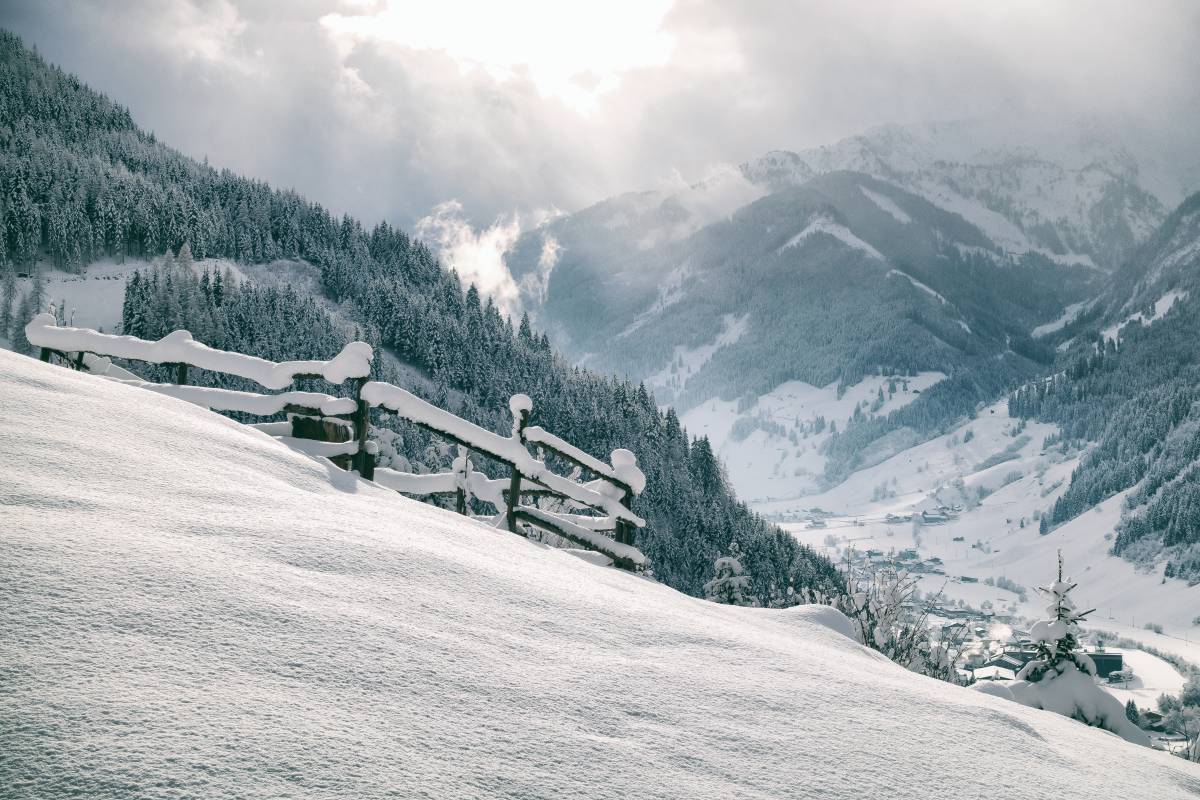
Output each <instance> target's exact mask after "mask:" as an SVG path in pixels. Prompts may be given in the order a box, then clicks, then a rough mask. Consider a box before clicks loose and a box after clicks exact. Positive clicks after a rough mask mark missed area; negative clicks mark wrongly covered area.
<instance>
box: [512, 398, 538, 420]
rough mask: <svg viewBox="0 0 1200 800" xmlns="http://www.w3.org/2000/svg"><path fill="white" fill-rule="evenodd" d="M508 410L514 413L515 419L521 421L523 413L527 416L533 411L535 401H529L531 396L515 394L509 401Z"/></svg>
mask: <svg viewBox="0 0 1200 800" xmlns="http://www.w3.org/2000/svg"><path fill="white" fill-rule="evenodd" d="M508 410H509V411H511V412H512V415H513V416H514V417H516V418H518V419H519V418H520V417H521V412H522V411H524V412H525V413H526V414H528V413H530V412H531V411H533V401H532V400H530V399H529V395H527V394H514V395H513V396H512V397H510V398H509V399H508Z"/></svg>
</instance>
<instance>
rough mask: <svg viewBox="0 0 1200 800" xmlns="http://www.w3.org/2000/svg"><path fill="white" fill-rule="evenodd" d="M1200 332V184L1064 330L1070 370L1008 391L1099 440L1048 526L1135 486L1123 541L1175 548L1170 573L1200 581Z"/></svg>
mask: <svg viewBox="0 0 1200 800" xmlns="http://www.w3.org/2000/svg"><path fill="white" fill-rule="evenodd" d="M1198 340H1200V194H1197V195H1193V196H1192V197H1191V198H1189V199H1188V200H1186V201H1185V202H1184V203H1183V204H1182V205H1181V206H1180V207H1179V208H1178V209H1177V210H1176V211H1175V212H1174V213H1173V214H1172V215H1171V216H1170V217H1169V218H1168V220H1167V221H1166V222H1165V223H1164V224H1163V225H1162V227H1161V228H1160V229H1159V230H1158V232H1157V233H1156V234H1155V235H1154V236H1153V237H1152V238H1151V239H1150V240H1149V241H1148V242H1147V243H1146V244H1145V245H1144V246H1143V247H1141V248H1140V249H1139V251H1138V252H1137V253H1135V255H1134V256H1133V257H1132V258H1131V259H1130V261H1129V262H1128V263H1127V264H1126V265H1125V267H1124V268H1122V269H1121V270H1120V271H1119V272H1118V273H1117V274H1116V275H1115V276H1114V280H1113V283H1112V285H1111V287H1110V288H1109V289H1108V290H1107V291H1106V292H1105V293H1104V294H1103V295H1102V296H1101V297H1099V298H1098V299H1097V300H1096V301H1095V302H1094V303H1092V304H1091V306H1090V307H1089V308H1088V309H1086V310H1085V311H1084V312H1083V313H1081V314H1080V316H1079V317H1078V318H1077V319H1075V320H1074V321H1073V322H1071V323H1069V324H1067V325H1066V326H1064V327H1063V328H1062V329H1061V331H1059V332H1057V333H1055V334H1054V336H1053V337H1052V341H1055V342H1059V346H1060V348H1061V349H1062V350H1063V353H1062V355H1061V358H1060V361H1061V365H1060V366H1061V370H1060V371H1058V372H1056V373H1054V374H1053V375H1052V376H1051V377H1049V378H1046V379H1043V380H1039V381H1037V382H1035V383H1031V384H1029V385H1027V386H1025V387H1023V388H1022V389H1021V390H1020V391H1018V392H1016V393H1015V394H1014V395H1013V397H1012V399H1011V400H1010V403H1009V408H1010V411H1011V413H1013V414H1014V415H1019V416H1023V417H1036V418H1039V419H1043V420H1047V421H1052V422H1056V423H1058V424H1059V425H1060V426H1061V427H1062V436H1063V439H1064V440H1065V441H1064V444H1065V445H1084V444H1086V443H1089V442H1096V443H1097V444H1096V445H1095V446H1094V447H1093V448H1092V449H1091V450H1089V451H1088V452H1087V453H1086V455H1085V456H1084V458H1083V460H1082V462H1081V464H1080V466H1079V468H1078V469H1077V470H1076V471H1075V473H1074V475H1073V476H1072V480H1071V485H1070V487H1069V488H1068V490H1067V491H1066V493H1064V494H1063V496H1062V497H1061V498H1060V499H1059V500H1058V501H1057V502H1056V503H1055V504H1054V507H1053V509H1052V510H1051V512H1050V514H1049V515H1048V516H1047V517H1045V518H1044V519H1043V521H1042V525H1043V529H1044V530H1048V529H1051V528H1053V527H1054V526H1056V525H1059V524H1061V523H1063V522H1065V521H1067V520H1069V519H1072V518H1073V517H1076V516H1078V515H1079V514H1081V513H1082V512H1084V511H1085V510H1087V509H1088V508H1091V507H1092V506H1093V505H1095V504H1096V503H1097V502H1099V501H1100V500H1103V499H1105V498H1107V497H1109V496H1111V495H1113V494H1115V493H1117V492H1121V491H1125V490H1130V492H1129V494H1128V495H1127V497H1126V511H1125V514H1124V516H1123V519H1122V521H1121V524H1120V526H1119V528H1118V530H1117V536H1116V538H1115V541H1114V544H1113V550H1114V552H1116V553H1119V554H1121V555H1124V556H1126V557H1127V558H1130V559H1132V560H1134V561H1147V562H1150V561H1157V560H1159V559H1160V558H1161V557H1162V556H1164V555H1165V557H1166V561H1167V566H1166V573H1165V574H1166V576H1167V577H1179V578H1184V579H1186V580H1188V581H1190V582H1200V402H1198V401H1200V352H1198V351H1197V348H1196V342H1197V341H1198Z"/></svg>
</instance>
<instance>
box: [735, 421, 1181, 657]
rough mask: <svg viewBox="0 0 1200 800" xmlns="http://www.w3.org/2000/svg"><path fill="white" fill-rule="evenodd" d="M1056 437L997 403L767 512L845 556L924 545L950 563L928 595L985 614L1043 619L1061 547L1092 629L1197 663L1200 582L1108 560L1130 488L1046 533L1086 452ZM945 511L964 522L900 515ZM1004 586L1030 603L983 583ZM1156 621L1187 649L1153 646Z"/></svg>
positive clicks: (931, 579)
mask: <svg viewBox="0 0 1200 800" xmlns="http://www.w3.org/2000/svg"><path fill="white" fill-rule="evenodd" d="M1057 432H1058V428H1057V426H1055V425H1049V424H1045V423H1038V422H1028V423H1025V424H1021V422H1020V421H1019V420H1014V419H1012V418H1010V417H1009V416H1008V412H1007V407H1006V404H1005V403H996V404H995V405H993V406H991V407H989V408H986V409H984V410H983V411H982V412H981V413H980V414H979V415H978V416H977V417H976V418H975V419H972V420H969V421H967V422H965V423H964V424H963V425H961V426H959V427H958V428H957V429H955V430H953V431H951V432H949V433H947V434H945V435H943V436H939V437H937V438H934V439H931V440H929V441H927V442H923V443H921V444H919V445H916V446H915V447H911V448H908V449H906V450H904V451H902V452H900V453H897V454H896V455H894V456H892V457H891V458H888V459H886V460H884V461H881V462H879V463H877V464H874V465H872V466H870V467H868V468H866V469H863V470H861V471H859V472H857V473H855V474H854V475H852V476H851V477H850V478H849V479H848V480H846V481H845V482H844V483H842V484H841V485H839V486H837V487H835V488H833V489H831V490H829V491H827V492H824V493H822V494H815V495H810V496H808V497H802V498H798V499H793V500H787V501H783V500H780V501H773V502H764V503H759V504H757V507H758V508H759V509H760V510H762V511H764V512H767V513H768V514H772V515H774V516H776V517H777V518H780V519H783V520H793V521H792V522H786V523H785V527H787V528H788V529H790V530H792V531H793V533H794V535H796V536H797V538H799V539H800V540H801V541H804V542H806V543H808V544H811V545H812V546H814V547H816V548H818V549H822V550H824V552H826V554H828V555H830V556H832V557H835V558H836V557H837V556H838V554H839V553H844V551H845V548H846V547H847V546H853V547H854V548H855V549H856V550H858V551H860V552H864V551H867V550H872V549H874V550H879V551H881V552H884V553H886V552H888V551H890V550H896V551H900V550H905V549H907V548H916V549H917V551H918V552H919V553H920V555H921V558H923V559H929V558H933V557H937V558H940V559H942V562H943V563H942V569H943V570H944V574H939V573H924V574H923V575H922V576H921V579H922V583H923V589H924V590H925V591H933V592H937V591H944V594H945V596H946V597H948V598H949V599H950V600H963V601H964V602H966V603H968V604H970V605H971V606H973V607H975V608H980V607H981V606H982V604H983V603H985V602H986V603H990V604H991V605H992V606H993V607H994V608H995V609H996V610H1001V609H1007V608H1010V607H1011V608H1013V609H1014V610H1015V611H1016V612H1017V613H1018V614H1020V615H1026V616H1030V617H1033V618H1036V617H1037V616H1038V615H1039V613H1040V611H1041V607H1042V605H1043V604H1042V603H1041V601H1040V599H1039V598H1038V596H1037V595H1036V594H1035V593H1034V592H1033V588H1034V587H1035V586H1039V585H1042V584H1044V583H1045V582H1046V581H1047V580H1048V579H1049V578H1050V576H1051V575H1052V570H1053V568H1054V564H1055V558H1056V551H1058V550H1062V552H1063V556H1064V558H1065V559H1066V564H1067V567H1068V569H1069V571H1070V574H1071V575H1072V576H1073V577H1074V578H1075V579H1076V580H1077V581H1078V582H1079V588H1078V589H1076V590H1075V592H1074V596H1075V597H1076V598H1077V600H1078V602H1079V603H1080V604H1081V607H1083V608H1095V609H1097V611H1096V613H1095V614H1093V615H1092V616H1091V617H1090V618H1089V620H1088V623H1087V625H1088V627H1097V628H1104V629H1109V630H1114V631H1117V632H1119V633H1121V634H1122V635H1130V636H1133V637H1134V638H1137V639H1140V640H1142V641H1144V642H1145V643H1146V644H1150V645H1152V646H1155V647H1158V648H1159V649H1162V650H1165V651H1167V652H1175V653H1178V654H1180V655H1182V656H1183V657H1184V658H1188V659H1189V660H1191V659H1193V658H1195V656H1196V655H1198V654H1200V649H1194V645H1193V646H1192V647H1189V646H1188V644H1189V639H1190V640H1191V641H1192V642H1194V640H1195V639H1196V638H1197V634H1196V629H1195V627H1194V625H1193V624H1192V620H1193V618H1194V617H1195V616H1196V611H1197V609H1200V585H1196V586H1188V585H1187V583H1185V582H1184V581H1178V580H1169V581H1166V582H1164V581H1163V578H1162V565H1161V564H1160V565H1158V566H1157V567H1155V568H1153V569H1150V568H1145V567H1142V568H1139V567H1138V566H1136V565H1134V564H1132V563H1130V562H1129V561H1127V560H1125V559H1123V558H1120V557H1118V556H1114V555H1112V554H1111V553H1110V552H1109V551H1110V549H1111V547H1112V539H1113V533H1114V530H1115V527H1116V525H1117V522H1118V521H1119V519H1120V516H1121V507H1122V502H1123V501H1124V498H1125V493H1124V492H1122V493H1120V494H1118V495H1116V496H1114V497H1111V498H1109V499H1107V500H1105V501H1104V502H1102V503H1100V504H1099V505H1097V506H1096V507H1095V508H1094V509H1092V510H1090V511H1088V512H1086V513H1084V514H1082V515H1080V516H1079V517H1077V518H1075V519H1073V520H1071V521H1070V522H1068V523H1066V524H1064V525H1062V526H1061V527H1059V528H1056V529H1055V530H1053V531H1051V532H1050V533H1048V534H1041V533H1039V528H1038V519H1037V517H1038V515H1039V514H1040V513H1044V512H1045V511H1046V510H1048V509H1049V508H1050V507H1051V506H1052V505H1053V504H1054V501H1055V500H1056V499H1057V498H1058V497H1059V496H1060V495H1062V493H1063V492H1064V491H1066V488H1067V485H1068V484H1069V482H1070V479H1071V474H1072V471H1073V470H1074V469H1075V468H1076V467H1077V466H1078V465H1079V455H1078V454H1072V455H1070V456H1068V455H1065V454H1063V453H1062V452H1060V451H1059V450H1058V449H1057V448H1047V447H1046V446H1045V441H1046V438H1047V437H1048V436H1051V435H1053V434H1056V433H1057ZM940 505H961V506H964V510H963V511H962V513H961V515H960V516H958V518H956V519H951V520H949V521H947V522H943V523H940V524H929V525H924V526H918V527H914V526H913V524H912V523H911V522H909V521H899V520H897V519H895V517H901V518H904V517H907V516H908V515H911V514H913V513H920V512H921V511H932V510H933V509H935V508H937V507H938V506H940ZM812 508H820V509H822V510H824V511H827V512H832V513H833V515H834V516H833V517H832V518H829V519H826V520H825V524H826V527H823V528H808V527H806V524H805V523H804V522H802V521H798V520H803V519H804V518H805V517H806V516H807V514H806V510H808V509H812ZM888 514H892V515H894V517H893V519H891V520H889V519H888V518H887V515H888ZM964 577H966V578H967V580H966V581H964V580H963V578H964ZM1001 578H1005V579H1008V580H1012V581H1015V582H1016V583H1017V584H1020V585H1021V586H1023V587H1025V588H1026V589H1028V590H1029V591H1028V592H1027V597H1026V600H1025V601H1023V602H1022V601H1019V599H1018V597H1017V595H1016V594H1015V593H1013V592H1012V591H1008V590H1006V589H1003V588H998V587H993V586H988V585H985V584H984V581H986V580H988V579H992V580H997V579H1001ZM972 579H973V580H972ZM1146 623H1156V624H1159V625H1162V626H1164V628H1165V630H1166V632H1167V633H1168V634H1170V635H1172V636H1174V637H1178V639H1177V641H1178V645H1179V647H1176V646H1174V644H1173V642H1171V641H1163V640H1154V641H1152V640H1151V638H1149V636H1148V634H1149V632H1148V631H1145V630H1141V628H1142V626H1144V625H1145V624H1146ZM1165 638H1168V637H1164V639H1165Z"/></svg>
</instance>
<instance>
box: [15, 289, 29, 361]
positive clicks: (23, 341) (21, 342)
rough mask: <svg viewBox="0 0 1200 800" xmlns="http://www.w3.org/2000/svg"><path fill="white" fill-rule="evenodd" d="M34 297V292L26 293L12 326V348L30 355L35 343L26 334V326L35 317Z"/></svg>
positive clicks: (16, 351)
mask: <svg viewBox="0 0 1200 800" xmlns="http://www.w3.org/2000/svg"><path fill="white" fill-rule="evenodd" d="M32 297H33V296H32V294H27V295H24V296H23V297H22V298H21V303H20V305H18V306H17V318H16V319H15V320H14V321H13V327H12V349H13V352H15V353H23V354H26V355H28V354H29V353H31V352H33V345H32V344H30V343H29V339H28V338H27V337H26V336H25V326H26V325H27V324H28V323H29V321H30V320H31V319H33V317H34V310H33V302H32Z"/></svg>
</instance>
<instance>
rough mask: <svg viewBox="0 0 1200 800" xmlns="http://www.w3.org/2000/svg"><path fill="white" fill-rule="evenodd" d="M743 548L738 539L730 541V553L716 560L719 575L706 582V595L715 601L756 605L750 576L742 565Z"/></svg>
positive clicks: (727, 603)
mask: <svg viewBox="0 0 1200 800" xmlns="http://www.w3.org/2000/svg"><path fill="white" fill-rule="evenodd" d="M741 559H742V549H741V547H740V546H739V545H738V543H737V542H736V541H734V542H730V543H729V555H727V556H721V557H720V558H718V559H717V560H716V562H714V564H713V566H714V567H715V568H716V571H717V576H716V577H715V578H713V579H712V580H711V581H709V582H708V583H706V584H704V597H705V598H706V599H708V600H711V601H713V602H714V603H724V604H725V605H730V606H752V605H755V602H754V598H753V597H751V596H750V594H749V589H750V576H749V575H747V574H746V570H745V568H744V567H743V566H742V560H741Z"/></svg>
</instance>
